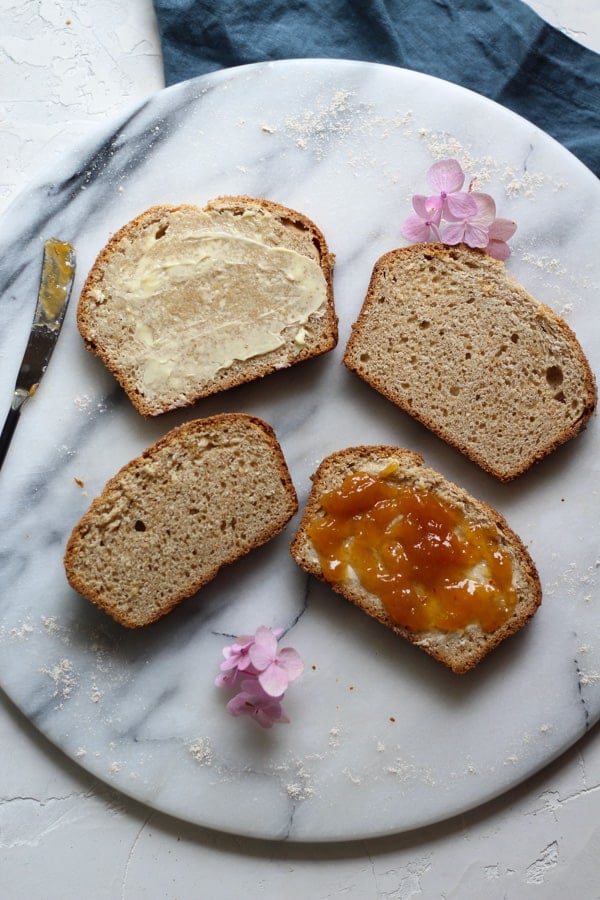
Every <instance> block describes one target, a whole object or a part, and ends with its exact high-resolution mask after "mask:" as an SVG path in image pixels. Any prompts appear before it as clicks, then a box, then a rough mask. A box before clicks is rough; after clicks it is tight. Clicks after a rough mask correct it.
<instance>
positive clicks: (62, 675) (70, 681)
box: [40, 659, 77, 700]
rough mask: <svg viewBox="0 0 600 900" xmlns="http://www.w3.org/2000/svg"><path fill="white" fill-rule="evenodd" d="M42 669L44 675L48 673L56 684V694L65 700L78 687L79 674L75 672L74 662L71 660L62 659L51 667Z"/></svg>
mask: <svg viewBox="0 0 600 900" xmlns="http://www.w3.org/2000/svg"><path fill="white" fill-rule="evenodd" d="M40 671H41V672H42V673H43V674H44V675H47V676H48V678H50V679H51V680H52V681H53V682H54V684H55V685H56V690H55V691H54V696H55V697H58V696H60V697H62V699H63V700H68V698H69V697H70V696H71V694H72V693H73V689H74V688H75V687H77V676H76V675H75V673H74V672H73V663H72V662H71V660H70V659H61V661H60V662H58V663H56V665H54V666H51V667H50V668H45V669H41V670H40Z"/></svg>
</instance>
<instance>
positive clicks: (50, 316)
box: [0, 238, 75, 466]
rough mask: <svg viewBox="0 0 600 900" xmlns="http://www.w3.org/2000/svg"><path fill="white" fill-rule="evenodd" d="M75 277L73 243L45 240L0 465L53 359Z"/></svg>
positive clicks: (2, 437)
mask: <svg viewBox="0 0 600 900" xmlns="http://www.w3.org/2000/svg"><path fill="white" fill-rule="evenodd" d="M74 277H75V250H74V248H73V247H72V245H71V244H67V243H66V242H65V241H59V240H57V239H56V238H51V239H50V240H48V241H46V243H45V244H44V257H43V260H42V273H41V277H40V287H39V291H38V298H37V303H36V307H35V312H34V314H33V322H32V323H31V330H30V332H29V340H28V342H27V347H26V348H25V354H24V356H23V361H22V363H21V367H20V369H19V373H18V375H17V380H16V382H15V390H14V393H13V398H12V402H11V405H10V409H9V411H8V416H7V418H6V422H5V423H4V427H3V428H2V432H1V433H0V466H1V465H2V463H3V462H4V458H5V456H6V453H7V451H8V448H9V446H10V442H11V440H12V437H13V434H14V431H15V428H16V427H17V422H18V421H19V417H20V415H21V407H22V406H23V404H24V403H25V401H26V400H28V399H29V398H30V397H33V395H34V394H35V392H36V390H37V388H38V386H39V383H40V381H41V379H42V376H43V374H44V372H45V371H46V368H47V366H48V363H49V361H50V357H51V355H52V351H53V350H54V347H55V345H56V341H57V340H58V335H59V334H60V329H61V325H62V323H63V319H64V317H65V313H66V311H67V305H68V302H69V297H70V296H71V288H72V287H73V279H74Z"/></svg>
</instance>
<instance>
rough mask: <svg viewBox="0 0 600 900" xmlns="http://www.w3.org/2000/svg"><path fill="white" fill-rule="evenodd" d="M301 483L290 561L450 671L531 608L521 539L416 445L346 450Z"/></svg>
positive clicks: (534, 587) (475, 656) (534, 580)
mask: <svg viewBox="0 0 600 900" xmlns="http://www.w3.org/2000/svg"><path fill="white" fill-rule="evenodd" d="M312 481H313V485H312V490H311V493H310V496H309V498H308V501H307V503H306V506H305V508H304V511H303V514H302V518H301V521H300V524H299V527H298V530H297V532H296V535H295V537H294V539H293V541H292V544H291V554H292V557H293V558H294V560H295V561H296V562H297V563H298V565H299V566H300V567H301V568H302V569H304V570H305V571H306V572H308V573H310V574H311V575H314V576H316V577H317V578H319V579H321V580H322V581H325V582H326V583H327V584H329V585H330V586H331V587H332V588H333V590H334V591H337V592H338V593H339V594H341V595H342V596H343V597H345V598H346V600H349V601H350V602H352V603H354V604H355V605H356V606H358V607H360V608H361V609H362V610H363V611H364V612H365V613H367V614H368V615H369V616H372V617H373V618H374V619H377V620H378V621H379V622H381V623H382V624H383V625H385V626H387V627H388V628H390V629H391V630H392V631H394V632H395V633H396V634H397V635H399V636H400V637H402V638H404V639H405V640H407V641H410V643H412V644H414V645H415V646H417V647H419V648H420V649H421V650H424V651H425V652H426V653H428V654H429V655H430V656H432V657H434V659H436V660H438V661H439V662H441V663H443V664H444V665H445V666H448V667H449V668H450V669H452V671H453V672H456V673H464V672H467V671H468V670H469V669H472V668H473V667H474V666H475V665H477V664H478V663H479V662H480V661H481V660H482V659H483V658H484V657H485V656H486V655H487V654H488V653H489V652H490V651H491V650H493V649H494V648H495V647H497V646H498V645H499V644H500V643H502V642H503V641H504V640H505V639H506V638H508V637H509V636H510V635H512V634H514V633H515V632H517V631H519V630H520V629H521V628H523V626H524V625H526V624H527V622H529V620H530V619H531V617H532V616H533V615H534V613H535V612H536V610H537V609H538V607H539V605H540V603H541V599H542V590H541V584H540V579H539V576H538V573H537V569H536V566H535V563H534V562H533V560H532V558H531V556H530V555H529V553H528V551H527V549H526V547H525V545H524V544H523V542H522V540H521V539H520V538H519V537H518V536H517V535H516V534H515V532H514V531H512V529H511V528H510V527H509V525H508V523H507V522H506V520H505V519H504V518H503V516H501V515H500V513H498V512H497V511H496V510H494V509H492V508H491V507H490V506H489V505H488V504H486V503H484V502H482V501H481V500H477V499H476V498H474V497H472V496H470V495H469V494H468V493H467V492H466V491H465V490H464V489H463V488H461V487H459V486H458V485H456V484H454V483H452V482H450V481H448V480H447V479H446V478H444V477H443V476H442V475H441V474H440V473H439V472H436V471H435V470H433V469H431V468H427V467H426V466H425V465H424V462H423V459H422V458H421V457H420V456H418V455H417V454H416V453H413V452H412V451H410V450H404V449H400V448H395V447H387V446H361V447H351V448H347V449H345V450H341V451H339V452H337V453H334V454H332V455H331V456H328V457H327V458H326V459H324V460H323V462H322V463H321V465H320V466H319V467H318V469H317V471H316V472H315V473H314V475H313V476H312Z"/></svg>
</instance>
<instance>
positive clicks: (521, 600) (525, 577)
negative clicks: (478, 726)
mask: <svg viewBox="0 0 600 900" xmlns="http://www.w3.org/2000/svg"><path fill="white" fill-rule="evenodd" d="M391 460H396V461H398V463H399V464H400V465H399V469H398V472H397V473H394V475H392V476H389V477H390V478H391V479H393V480H400V481H408V482H409V483H410V484H413V485H419V486H421V487H423V488H425V489H427V490H431V491H434V492H436V493H438V494H439V495H440V496H441V497H443V498H444V499H446V500H448V501H450V502H452V503H454V504H456V505H458V506H459V507H460V508H461V509H462V510H463V512H464V513H465V514H466V515H467V516H468V518H469V519H470V521H472V522H474V521H479V522H481V523H484V524H493V525H495V527H496V528H497V529H498V533H499V537H500V543H501V545H502V547H503V549H504V550H505V551H506V552H508V553H509V555H510V557H511V560H512V563H513V570H514V573H515V574H514V578H515V587H516V590H517V595H518V602H517V605H516V607H515V610H514V612H513V613H512V615H511V616H510V618H509V619H508V620H507V621H506V622H505V623H504V624H503V625H502V626H501V627H500V628H498V629H497V630H496V631H494V632H493V633H491V634H486V633H485V632H483V631H482V630H481V629H478V628H471V629H470V630H468V631H467V630H463V631H460V632H450V633H446V632H413V631H411V630H410V629H407V628H401V627H399V626H398V625H396V624H395V623H394V622H393V620H392V619H391V618H390V616H389V614H388V613H387V611H386V609H385V607H384V606H383V604H382V603H381V601H380V600H379V598H377V597H375V596H374V595H372V594H369V593H368V592H366V591H365V590H364V589H362V587H360V585H358V586H357V584H355V583H342V584H339V583H330V582H328V580H327V578H326V577H325V575H324V573H323V570H322V568H321V565H320V562H319V559H318V556H317V554H316V553H315V551H314V548H313V547H312V544H311V542H310V539H309V537H308V534H307V527H308V525H309V523H310V522H312V521H314V519H315V518H319V517H320V516H322V515H323V514H324V513H323V509H322V506H321V498H322V496H323V494H325V493H326V492H327V491H329V490H332V489H334V488H335V487H338V486H339V485H340V484H341V482H342V481H343V480H344V478H345V477H346V476H347V475H348V474H350V473H351V472H356V471H360V470H361V469H364V468H365V467H366V468H369V470H370V471H371V470H372V471H380V470H381V469H382V468H384V467H385V466H386V465H387V464H388V463H389V462H390V461H391ZM312 481H313V487H312V490H311V493H310V496H309V499H308V501H307V503H306V505H305V507H304V509H303V511H302V517H301V520H300V524H299V526H298V529H297V531H296V534H295V536H294V538H293V540H292V543H291V547H290V551H291V555H292V557H293V558H294V560H295V561H296V562H297V563H298V565H299V566H300V567H301V568H302V569H304V570H305V571H306V572H308V573H309V574H311V575H314V576H315V577H316V578H319V579H320V580H321V581H324V582H325V583H329V585H330V587H331V588H332V589H333V590H334V591H336V592H337V593H339V594H340V595H341V596H343V597H344V598H345V599H346V600H349V601H350V602H351V603H353V604H354V605H356V606H357V607H359V608H360V609H362V610H363V611H364V612H365V613H367V615H369V616H371V617H372V618H374V619H376V620H377V621H379V622H380V623H381V624H382V625H385V626H386V627H387V628H389V629H390V630H391V631H393V632H394V633H395V634H397V635H398V636H399V637H402V638H404V639H405V640H407V641H409V642H410V643H412V644H415V645H416V646H417V647H419V648H420V649H421V650H424V651H425V652H426V653H428V654H429V655H430V656H432V657H433V658H434V659H436V660H438V662H441V663H443V664H444V665H445V666H447V667H448V668H450V669H451V670H452V671H453V672H455V673H457V674H463V673H464V672H467V671H469V670H470V669H472V668H473V667H474V666H475V665H477V664H478V663H479V662H480V661H481V660H482V659H483V658H484V657H485V656H487V654H488V653H490V652H491V651H492V650H493V649H494V648H495V647H497V646H498V645H499V644H500V643H502V642H503V641H504V640H505V639H506V638H507V637H509V636H510V635H512V634H515V633H516V632H517V631H519V630H520V629H521V628H523V627H524V625H526V624H527V622H529V620H530V619H531V618H532V616H533V615H534V614H535V612H536V610H537V609H538V607H539V605H540V603H541V600H542V589H541V584H540V579H539V575H538V572H537V569H536V567H535V563H534V562H533V560H532V559H531V556H530V555H529V553H528V551H527V549H526V547H525V545H524V544H523V542H522V540H521V539H520V537H519V536H518V535H517V534H515V532H514V531H513V530H512V529H511V528H510V526H509V525H508V523H507V522H506V520H505V518H504V517H503V516H502V515H501V514H500V513H499V512H498V511H497V510H495V509H493V508H492V507H491V506H489V505H488V504H487V503H485V502H483V501H481V500H477V499H475V498H474V497H472V496H470V495H469V494H468V493H467V492H466V491H465V490H464V489H463V488H461V487H459V486H458V485H456V484H453V483H452V482H449V481H448V480H447V479H445V478H444V477H443V476H442V475H441V474H440V473H439V472H436V471H435V470H433V469H430V468H426V467H425V466H424V462H423V459H422V457H421V456H419V455H418V454H416V453H413V452H412V451H410V450H405V449H402V448H398V447H389V446H382V445H378V446H360V447H349V448H346V449H344V450H341V451H338V452H337V453H333V454H331V456H328V457H326V458H325V459H324V460H323V461H322V462H321V464H320V466H319V467H318V469H317V471H316V472H315V473H314V474H313V476H312Z"/></svg>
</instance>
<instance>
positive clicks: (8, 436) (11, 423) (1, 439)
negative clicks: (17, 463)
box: [0, 407, 21, 466]
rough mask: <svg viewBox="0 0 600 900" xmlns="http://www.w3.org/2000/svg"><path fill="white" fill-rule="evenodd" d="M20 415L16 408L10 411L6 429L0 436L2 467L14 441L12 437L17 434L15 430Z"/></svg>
mask: <svg viewBox="0 0 600 900" xmlns="http://www.w3.org/2000/svg"><path fill="white" fill-rule="evenodd" d="M20 415H21V409H20V408H18V409H15V408H14V407H11V408H10V410H9V411H8V416H7V417H6V422H5V423H4V428H3V429H2V433H1V434H0V466H2V463H3V462H4V457H5V456H6V452H7V450H8V448H9V445H10V442H11V441H12V436H13V434H14V433H15V428H16V427H17V422H18V421H19V416H20Z"/></svg>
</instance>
